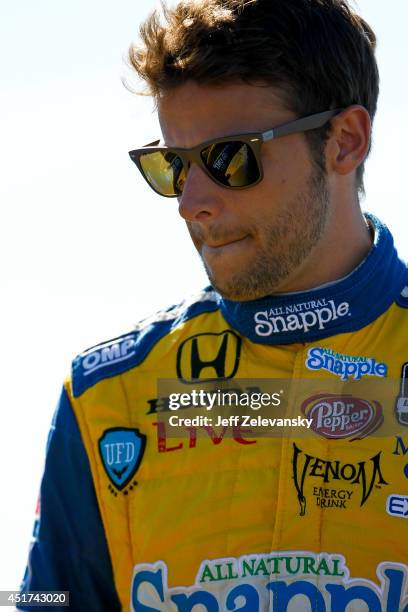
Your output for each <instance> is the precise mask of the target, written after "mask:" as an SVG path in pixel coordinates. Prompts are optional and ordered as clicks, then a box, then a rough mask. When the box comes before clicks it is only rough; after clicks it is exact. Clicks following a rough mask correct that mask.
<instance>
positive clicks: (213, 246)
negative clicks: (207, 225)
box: [203, 236, 248, 249]
mask: <svg viewBox="0 0 408 612" xmlns="http://www.w3.org/2000/svg"><path fill="white" fill-rule="evenodd" d="M246 238H248V236H243V237H242V238H234V239H233V240H231V239H229V240H226V241H224V242H203V247H208V248H210V249H220V248H223V247H227V246H230V245H232V244H236V243H237V242H242V241H243V240H245V239H246Z"/></svg>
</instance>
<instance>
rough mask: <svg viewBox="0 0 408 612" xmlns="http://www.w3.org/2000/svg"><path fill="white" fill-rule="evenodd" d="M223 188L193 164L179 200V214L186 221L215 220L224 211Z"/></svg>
mask: <svg viewBox="0 0 408 612" xmlns="http://www.w3.org/2000/svg"><path fill="white" fill-rule="evenodd" d="M220 190H222V187H220V186H219V185H217V184H216V183H214V181H212V180H211V179H210V177H209V176H207V175H206V173H205V172H204V171H203V170H202V169H201V168H199V167H198V166H197V165H196V164H192V165H191V166H190V169H189V171H188V174H187V178H186V182H185V183H184V188H183V193H182V194H181V196H180V197H179V198H178V201H179V214H180V216H181V217H183V219H185V220H186V221H205V220H207V219H208V220H210V219H211V220H213V219H214V218H216V217H217V216H218V215H219V214H220V213H221V210H222V197H221V194H220Z"/></svg>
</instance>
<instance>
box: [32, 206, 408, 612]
mask: <svg viewBox="0 0 408 612" xmlns="http://www.w3.org/2000/svg"><path fill="white" fill-rule="evenodd" d="M367 218H368V220H369V221H370V224H371V226H372V228H373V231H374V234H375V237H374V243H373V246H372V248H371V250H370V252H369V254H368V255H367V257H366V258H365V259H364V261H363V262H362V263H361V264H360V265H359V266H358V267H357V268H356V269H355V270H354V271H353V272H352V273H351V274H349V275H348V276H346V277H344V278H343V279H341V280H339V281H336V282H334V283H329V284H327V285H324V286H322V287H319V288H316V289H312V290H309V291H305V292H297V293H292V294H285V295H276V296H268V297H265V298H262V299H259V300H255V301H249V302H232V301H229V300H226V299H223V298H221V296H220V295H219V294H217V293H216V292H215V291H214V290H213V289H212V288H211V287H208V288H207V289H205V290H204V291H203V292H202V293H201V294H199V295H198V296H196V297H195V298H194V299H192V300H190V301H188V302H184V303H182V304H181V305H179V306H175V307H171V308H169V309H167V310H164V311H161V312H160V313H158V314H157V315H155V316H153V317H151V318H150V319H147V320H145V321H143V322H141V323H139V324H138V325H137V326H136V328H135V329H133V330H132V331H130V332H129V333H127V334H125V335H123V336H121V337H119V338H116V339H113V340H110V341H108V342H105V343H102V344H99V345H98V346H95V347H93V348H91V349H89V350H87V351H85V352H84V353H82V354H81V355H79V356H78V357H77V358H76V359H75V360H74V362H73V367H72V373H71V376H70V377H69V378H68V379H67V380H66V381H65V384H64V388H63V392H62V395H61V400H60V403H59V406H58V409H57V412H56V415H55V417H54V423H53V427H52V429H51V433H50V437H49V441H48V451H47V459H46V466H45V472H44V477H43V481H42V486H41V510H40V513H39V518H38V521H37V522H36V526H35V534H34V535H35V538H34V542H33V544H32V547H31V551H30V559H29V564H28V567H27V570H26V574H25V578H24V583H23V588H24V590H40V589H42V590H44V589H48V590H52V589H54V590H69V591H70V593H71V609H74V610H92V611H95V612H96V611H98V610H109V611H112V610H116V609H123V610H128V609H132V610H137V611H143V612H157V611H167V610H168V611H174V612H176V611H177V612H181V611H182V612H185V611H193V612H195V611H196V610H198V609H200V610H208V611H209V612H221V611H225V610H240V611H246V612H257V611H266V610H273V611H274V612H286V611H294V610H302V611H303V610H304V611H309V610H310V611H311V610H313V611H314V612H326V611H329V610H330V611H332V612H340V611H342V612H345V611H346V610H347V612H350V611H353V610H354V611H356V610H369V611H370V612H400V611H402V612H408V588H407V583H408V566H407V562H408V550H407V542H408V521H406V520H404V518H407V517H408V429H407V427H408V416H407V415H408V400H407V399H406V396H405V375H406V374H408V372H407V369H408V366H407V362H408V343H407V339H408V275H407V269H406V266H405V265H404V263H403V262H402V261H401V260H400V259H399V258H398V255H397V253H396V250H395V248H394V246H393V240H392V236H391V234H390V232H389V231H388V229H387V228H386V227H385V226H384V225H383V224H382V223H381V222H380V221H379V220H378V219H376V218H375V217H374V216H373V215H367ZM303 378H304V379H305V380H307V381H309V382H310V381H319V384H318V385H317V386H316V389H315V390H314V391H315V392H314V393H312V394H311V395H310V394H309V397H307V398H304V397H303V398H300V399H299V397H300V396H299V395H297V393H298V392H297V391H296V388H295V390H293V389H291V391H290V394H291V395H290V399H289V400H288V402H287V404H286V408H285V410H286V411H289V412H286V414H290V415H291V416H293V415H295V414H297V415H298V414H299V412H300V411H302V414H303V416H305V418H306V417H308V418H309V419H310V420H309V421H308V423H310V425H309V426H308V427H306V429H308V430H309V431H308V435H301V434H300V433H299V431H300V426H299V427H298V428H296V427H293V428H290V427H287V428H286V429H285V433H284V435H271V436H257V435H255V433H254V429H251V427H245V426H243V425H242V423H241V422H240V423H237V422H236V421H234V422H233V421H231V422H230V421H228V423H227V424H226V425H225V424H224V425H223V426H222V427H219V426H216V422H215V418H214V421H213V422H211V421H206V422H205V423H204V424H198V425H194V424H191V423H187V424H185V425H184V426H183V425H182V426H180V427H179V428H178V429H176V433H174V431H173V429H174V428H173V427H170V426H169V422H167V421H166V420H165V419H164V418H163V415H166V416H168V415H169V413H170V410H169V405H170V404H169V398H170V394H169V393H167V395H166V394H165V393H161V391H160V389H159V390H158V387H157V381H158V379H163V380H168V379H172V380H175V379H177V380H178V381H179V382H180V383H181V385H183V388H184V389H185V390H186V391H187V392H188V391H191V389H192V388H193V387H194V386H195V387H197V381H200V380H206V379H210V380H212V381H213V382H214V381H215V383H217V381H218V382H220V383H221V381H223V384H224V386H225V385H226V388H228V381H231V384H232V381H233V380H234V381H237V380H239V379H245V380H247V381H248V380H252V381H255V382H256V380H258V379H263V380H265V379H268V380H280V381H281V380H289V381H291V382H292V383H293V382H295V381H297V380H301V379H303ZM364 380H366V381H374V382H376V383H381V384H386V383H388V385H389V387H388V389H391V393H388V396H387V398H386V399H385V400H381V401H380V400H379V399H378V397H377V396H375V397H374V396H366V397H359V396H358V393H357V392H356V391H355V388H356V387H355V386H354V385H355V384H356V383H357V382H358V381H360V382H361V381H364ZM320 381H331V382H333V383H334V382H335V381H337V382H341V384H343V388H342V389H343V391H342V392H340V393H337V394H333V393H328V392H327V390H325V389H323V388H322V387H321V386H320ZM316 384H317V383H316ZM234 386H236V385H235V383H234V384H232V387H234ZM295 387H296V385H295ZM253 388H254V387H252V389H253ZM407 388H408V383H407ZM322 389H323V390H322ZM279 393H280V391H279V392H278V395H279ZM282 393H283V390H282ZM204 412H205V413H206V414H207V415H208V414H209V411H208V410H203V413H204ZM247 412H251V410H250V409H248V410H247ZM272 412H273V409H272ZM171 414H174V415H175V414H176V412H175V411H174V412H171ZM181 414H182V410H180V411H178V412H177V416H178V417H179V416H181ZM170 430H172V431H170ZM199 604H201V605H199Z"/></svg>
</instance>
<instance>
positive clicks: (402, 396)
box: [395, 362, 408, 425]
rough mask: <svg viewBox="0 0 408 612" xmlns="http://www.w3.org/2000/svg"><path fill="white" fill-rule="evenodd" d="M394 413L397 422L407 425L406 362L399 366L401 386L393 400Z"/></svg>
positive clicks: (407, 375)
mask: <svg viewBox="0 0 408 612" xmlns="http://www.w3.org/2000/svg"><path fill="white" fill-rule="evenodd" d="M395 415H396V417H397V420H398V423H400V424H401V425H408V362H407V363H404V365H403V366H402V368H401V387H400V393H399V395H398V397H397V401H396V402H395Z"/></svg>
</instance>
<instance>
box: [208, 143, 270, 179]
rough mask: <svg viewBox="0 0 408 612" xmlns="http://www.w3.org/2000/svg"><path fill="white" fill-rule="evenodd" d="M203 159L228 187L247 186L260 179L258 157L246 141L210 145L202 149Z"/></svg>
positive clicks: (214, 174)
mask: <svg viewBox="0 0 408 612" xmlns="http://www.w3.org/2000/svg"><path fill="white" fill-rule="evenodd" d="M201 159H202V160H203V162H204V164H205V166H206V167H207V169H208V171H209V172H210V173H211V175H212V176H213V177H214V178H215V179H217V181H219V182H220V183H222V184H223V185H226V186H228V187H247V186H248V185H252V184H253V183H256V181H257V180H259V177H260V172H259V167H258V163H257V161H256V157H255V155H254V153H253V151H252V149H251V148H250V147H249V146H248V145H247V144H246V143H245V142H240V141H230V142H220V143H217V144H213V145H209V146H208V147H206V148H205V149H203V150H202V151H201Z"/></svg>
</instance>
